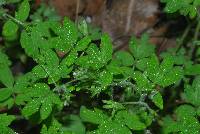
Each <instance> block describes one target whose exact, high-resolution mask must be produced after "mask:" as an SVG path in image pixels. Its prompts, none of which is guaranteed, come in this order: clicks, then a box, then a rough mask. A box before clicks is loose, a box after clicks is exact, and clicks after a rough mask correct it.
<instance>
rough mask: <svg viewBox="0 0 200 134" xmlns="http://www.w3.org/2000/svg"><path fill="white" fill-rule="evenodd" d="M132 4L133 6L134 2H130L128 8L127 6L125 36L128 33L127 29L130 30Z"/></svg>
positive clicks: (133, 0) (131, 0)
mask: <svg viewBox="0 0 200 134" xmlns="http://www.w3.org/2000/svg"><path fill="white" fill-rule="evenodd" d="M134 4H135V0H130V3H129V6H128V10H127V18H126V28H125V34H127V33H128V32H129V29H130V25H131V17H132V12H133V8H134Z"/></svg>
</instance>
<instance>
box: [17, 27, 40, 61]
mask: <svg viewBox="0 0 200 134" xmlns="http://www.w3.org/2000/svg"><path fill="white" fill-rule="evenodd" d="M20 43H21V46H22V48H24V50H25V52H26V54H27V55H28V56H32V57H34V58H35V57H36V56H38V54H39V50H38V44H34V40H33V39H32V38H31V36H30V34H28V33H27V32H26V31H25V30H24V31H22V33H21V38H20Z"/></svg>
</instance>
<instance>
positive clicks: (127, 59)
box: [114, 51, 134, 66]
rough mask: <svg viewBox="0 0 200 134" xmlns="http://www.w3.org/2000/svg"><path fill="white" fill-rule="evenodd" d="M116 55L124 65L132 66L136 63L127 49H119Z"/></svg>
mask: <svg viewBox="0 0 200 134" xmlns="http://www.w3.org/2000/svg"><path fill="white" fill-rule="evenodd" d="M114 56H115V58H116V60H118V61H119V62H120V63H121V65H123V66H132V65H133V64H134V58H133V57H132V55H131V54H130V53H128V52H126V51H118V52H116V53H115V54H114Z"/></svg>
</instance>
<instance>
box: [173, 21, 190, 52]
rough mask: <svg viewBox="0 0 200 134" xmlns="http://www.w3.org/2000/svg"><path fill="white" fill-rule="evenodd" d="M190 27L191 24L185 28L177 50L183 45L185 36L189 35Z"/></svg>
mask: <svg viewBox="0 0 200 134" xmlns="http://www.w3.org/2000/svg"><path fill="white" fill-rule="evenodd" d="M190 28H191V24H189V25H188V26H187V27H186V29H185V31H184V33H183V35H182V37H181V39H180V40H179V42H178V46H177V49H176V52H178V51H179V49H180V48H181V46H182V44H183V42H184V40H185V38H186V37H187V35H188V33H189V31H190Z"/></svg>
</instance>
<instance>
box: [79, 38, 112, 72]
mask: <svg viewBox="0 0 200 134" xmlns="http://www.w3.org/2000/svg"><path fill="white" fill-rule="evenodd" d="M112 52H113V50H112V43H111V40H110V38H109V36H108V35H103V36H102V38H101V44H100V50H99V48H98V47H97V45H96V44H93V43H92V44H90V46H89V47H88V49H87V50H86V53H87V55H85V56H81V57H80V58H79V59H78V60H77V62H76V64H78V65H80V66H82V67H86V68H88V67H91V68H93V69H96V70H97V69H100V68H102V67H103V66H105V65H106V64H107V62H108V61H110V60H111V59H112Z"/></svg>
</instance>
